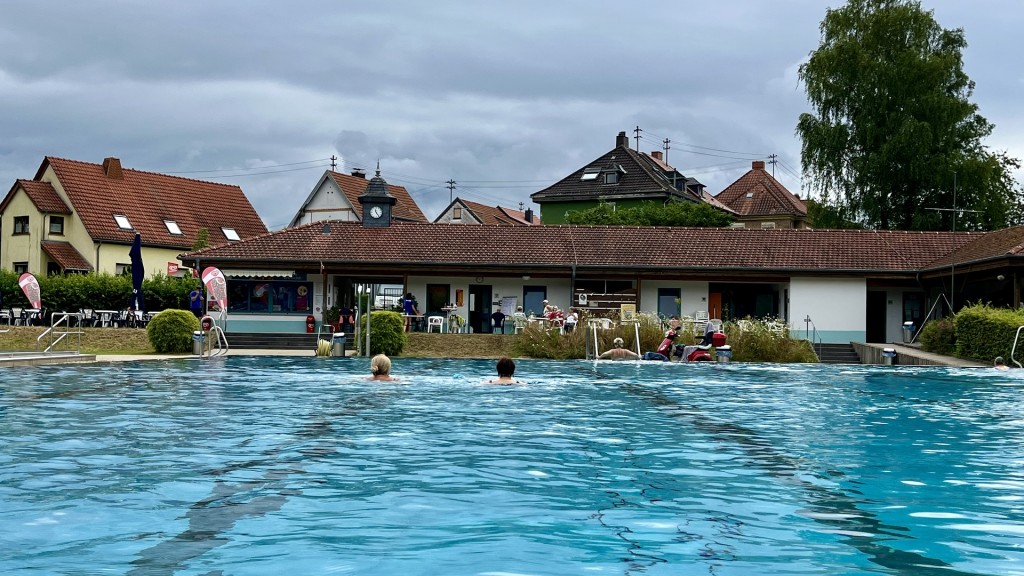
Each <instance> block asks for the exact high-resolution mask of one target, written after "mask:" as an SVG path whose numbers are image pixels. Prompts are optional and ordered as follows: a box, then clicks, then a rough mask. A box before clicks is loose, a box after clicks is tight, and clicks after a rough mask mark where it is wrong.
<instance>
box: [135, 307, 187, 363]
mask: <svg viewBox="0 0 1024 576" xmlns="http://www.w3.org/2000/svg"><path fill="white" fill-rule="evenodd" d="M196 330H199V319H198V318H196V317H195V315H194V314H192V312H191V311H189V310H164V311H163V312H161V313H159V314H157V315H156V316H154V317H153V319H152V320H150V321H149V325H148V326H146V335H147V336H149V343H150V344H151V345H152V346H153V349H154V350H156V352H157V353H158V354H177V353H183V352H191V351H192V333H193V332H195V331H196Z"/></svg>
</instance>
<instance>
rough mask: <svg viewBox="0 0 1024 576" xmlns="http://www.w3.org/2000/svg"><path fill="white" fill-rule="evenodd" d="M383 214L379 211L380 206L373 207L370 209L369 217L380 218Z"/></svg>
mask: <svg viewBox="0 0 1024 576" xmlns="http://www.w3.org/2000/svg"><path fill="white" fill-rule="evenodd" d="M383 213H384V211H383V210H381V209H380V206H374V207H373V208H370V216H372V217H373V218H380V215H381V214H383Z"/></svg>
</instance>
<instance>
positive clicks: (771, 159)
mask: <svg viewBox="0 0 1024 576" xmlns="http://www.w3.org/2000/svg"><path fill="white" fill-rule="evenodd" d="M768 163H769V164H771V165H772V178H775V165H776V164H778V163H779V155H778V154H769V155H768Z"/></svg>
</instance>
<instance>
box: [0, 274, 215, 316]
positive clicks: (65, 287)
mask: <svg viewBox="0 0 1024 576" xmlns="http://www.w3.org/2000/svg"><path fill="white" fill-rule="evenodd" d="M36 279H37V280H38V281H39V292H40V297H41V299H42V302H43V307H44V308H45V309H46V310H48V311H50V312H77V311H79V310H82V309H85V308H91V309H94V310H124V309H125V308H127V307H128V299H129V297H130V296H131V293H132V279H131V277H130V276H114V275H113V274H95V273H93V274H68V275H67V276H49V277H45V276H44V277H36ZM196 285H197V284H196V281H195V280H193V279H192V278H174V277H169V276H166V275H164V274H158V275H156V276H153V277H152V278H148V279H146V280H145V281H143V283H142V296H143V298H144V299H145V304H146V310H148V311H159V310H164V309H167V308H188V293H189V291H190V290H192V289H193V288H194V287H195V286H196ZM0 296H2V297H3V305H4V307H8V308H9V307H22V308H27V307H29V303H28V300H27V299H26V298H25V295H24V293H22V291H21V288H20V287H19V286H18V275H17V274H15V273H14V272H11V271H9V270H0Z"/></svg>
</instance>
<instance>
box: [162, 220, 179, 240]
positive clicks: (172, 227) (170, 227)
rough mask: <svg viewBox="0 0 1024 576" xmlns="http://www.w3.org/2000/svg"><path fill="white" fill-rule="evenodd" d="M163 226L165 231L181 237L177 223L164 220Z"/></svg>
mask: <svg viewBox="0 0 1024 576" xmlns="http://www.w3.org/2000/svg"><path fill="white" fill-rule="evenodd" d="M164 226H167V231H168V232H170V233H171V234H174V235H175V236H181V228H180V227H179V226H178V223H177V222H175V221H174V220H164Z"/></svg>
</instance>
